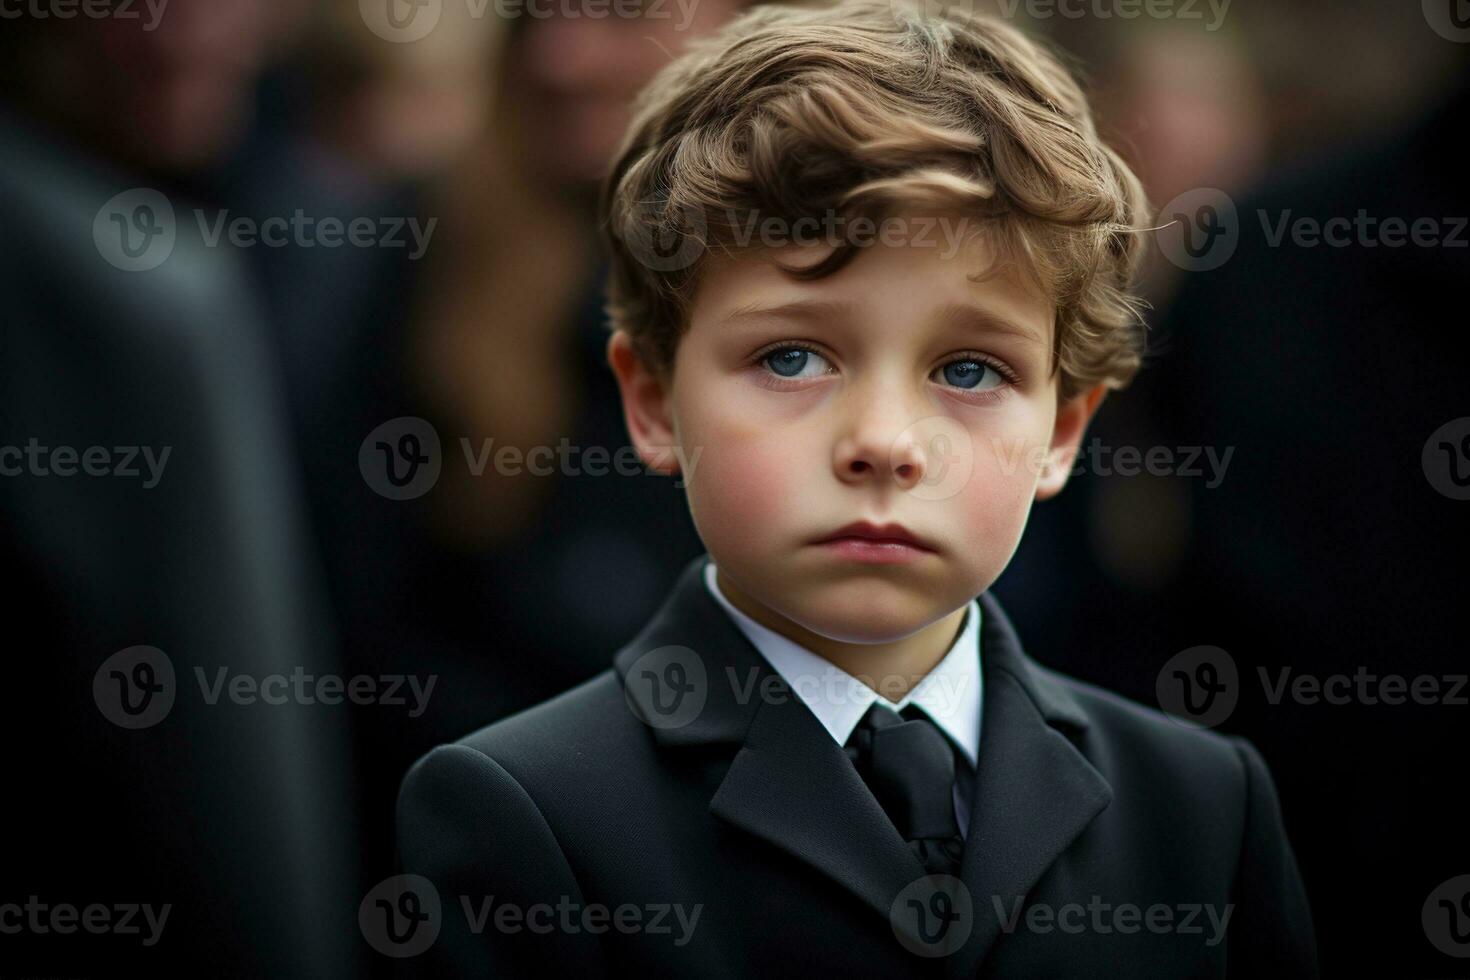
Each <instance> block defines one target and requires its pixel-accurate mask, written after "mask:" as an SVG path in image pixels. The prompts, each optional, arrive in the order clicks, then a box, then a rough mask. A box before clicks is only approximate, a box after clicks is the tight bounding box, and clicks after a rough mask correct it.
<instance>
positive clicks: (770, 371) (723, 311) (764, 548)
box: [609, 235, 1102, 643]
mask: <svg viewBox="0 0 1470 980" xmlns="http://www.w3.org/2000/svg"><path fill="white" fill-rule="evenodd" d="M927 237H928V238H932V237H933V236H927ZM829 250H830V247H829V246H827V245H825V244H811V245H789V246H784V247H781V248H778V249H769V250H766V251H764V252H759V253H756V252H747V253H743V254H740V255H737V256H734V257H725V256H710V257H708V258H707V259H706V260H705V265H704V267H703V268H702V270H701V279H700V285H699V289H698V292H697V294H696V297H695V300H694V303H693V306H692V309H691V314H690V326H689V329H688V331H687V333H686V334H685V335H684V337H683V338H682V339H681V340H680V342H679V347H678V352H677V354H676V357H675V363H674V369H673V374H672V379H671V381H670V382H669V384H668V385H667V386H665V385H661V384H659V382H658V381H657V380H655V378H654V376H653V375H652V374H650V373H649V372H647V371H646V370H645V369H644V367H643V366H642V365H641V364H640V363H639V362H638V359H637V358H636V356H634V355H633V354H632V351H631V347H630V346H629V344H628V339H627V337H626V335H623V334H616V335H614V337H613V339H612V341H611V342H610V344H609V359H610V361H611V363H612V365H613V368H614V370H615V372H616V373H617V374H618V377H619V381H620V384H621V386H622V390H623V398H624V408H625V415H626V416H627V420H628V426H629V431H630V433H631V434H632V436H633V440H634V444H635V445H637V446H638V448H639V450H640V452H641V453H642V455H643V458H644V459H645V460H646V461H648V462H649V463H650V465H654V466H657V467H660V468H663V469H664V470H665V471H667V472H673V471H674V468H673V465H671V463H670V462H669V460H670V458H671V454H670V453H669V452H668V450H669V448H670V447H678V452H677V455H676V456H675V457H674V458H675V459H677V460H685V461H688V464H689V465H688V471H687V472H685V473H684V474H683V478H684V481H685V484H686V492H687V494H688V500H689V507H690V511H691V513H692V514H693V517H694V522H695V526H696V527H697V529H698V531H699V534H700V537H701V539H702V540H703V542H704V544H705V547H706V548H708V550H709V552H710V555H711V556H712V557H713V559H714V561H715V563H716V564H717V565H718V566H719V568H720V570H721V573H722V575H723V576H724V577H727V578H728V579H729V580H730V581H731V582H732V583H733V584H735V585H736V586H737V587H738V589H739V590H740V591H741V592H743V593H745V594H746V595H747V596H749V597H751V598H754V599H755V600H756V601H758V602H759V603H761V604H762V605H763V606H765V607H766V608H767V609H769V610H771V611H773V612H775V613H777V614H779V615H780V616H782V617H785V618H786V619H788V620H790V621H791V622H793V623H795V624H797V625H798V626H800V627H802V628H804V629H806V630H810V631H812V632H814V633H817V634H819V635H821V636H824V637H827V638H829V639H832V640H838V641H842V642H848V643H886V642H893V641H895V640H898V639H901V638H903V637H906V636H908V635H910V634H912V633H915V632H917V631H918V630H920V629H922V628H924V627H925V626H928V625H930V624H931V623H934V622H935V621H937V620H939V619H941V618H943V617H944V616H946V615H948V614H950V613H952V612H954V611H955V610H956V609H958V608H959V607H960V606H962V605H964V604H965V603H967V602H968V601H969V600H970V599H971V598H972V597H973V596H975V595H977V594H979V593H980V592H983V591H985V590H986V589H987V588H989V586H990V585H991V583H992V582H994V581H995V579H996V578H997V577H998V576H999V575H1000V573H1001V571H1002V570H1003V569H1004V568H1005V566H1006V563H1007V562H1008V561H1009V560H1010V557H1011V555H1012V553H1013V552H1014V551H1015V548H1016V545H1017V543H1018V542H1019V540H1020V537H1021V532H1022V529H1023V528H1024V527H1025V524H1026V518H1027V515H1028V514H1029V512H1030V508H1031V502H1032V501H1033V500H1034V499H1038V498H1041V497H1045V496H1049V495H1051V494H1054V493H1056V492H1057V491H1058V490H1060V489H1061V486H1062V484H1063V483H1064V482H1065V479H1066V474H1067V470H1068V468H1069V467H1070V464H1071V456H1072V455H1073V454H1075V450H1076V447H1077V445H1078V443H1079V442H1080V440H1081V437H1082V433H1083V430H1084V429H1085V427H1086V423H1087V421H1088V419H1089V418H1090V417H1091V414H1092V412H1093V411H1094V410H1095V409H1096V407H1097V404H1098V403H1099V401H1100V400H1101V397H1102V389H1101V388H1098V389H1095V390H1094V391H1092V392H1089V393H1087V394H1085V395H1083V396H1081V397H1079V398H1077V399H1074V400H1073V401H1071V402H1068V403H1065V404H1062V405H1059V404H1058V401H1057V377H1056V376H1055V375H1054V374H1053V372H1052V370H1051V367H1052V357H1051V344H1052V329H1053V318H1054V312H1055V309H1054V306H1053V305H1052V303H1051V302H1050V301H1049V300H1048V299H1047V298H1046V297H1045V296H1044V295H1042V294H1041V293H1040V292H1038V291H1037V290H1036V289H1034V288H1033V287H1031V286H1030V285H1028V284H1026V283H1025V282H1023V281H1022V280H1021V279H1020V278H1018V277H1015V276H1012V275H1009V274H1007V275H995V276H988V277H985V278H981V279H979V280H978V281H971V280H970V279H968V278H967V276H969V275H970V274H972V273H974V272H976V271H980V270H986V269H989V268H991V265H990V263H991V252H990V251H989V249H988V247H987V245H986V244H985V241H984V236H983V235H981V236H976V237H975V238H974V240H973V241H972V242H971V244H969V245H967V246H966V247H965V248H963V249H962V250H960V251H959V252H958V253H957V254H954V253H953V250H952V249H949V248H945V247H930V246H928V245H926V244H920V243H918V242H915V243H912V244H907V243H906V244H882V243H877V244H873V245H871V246H869V247H866V248H863V249H860V250H859V252H858V254H857V256H856V258H854V259H853V261H852V262H850V263H849V264H848V265H847V266H846V267H844V268H843V269H842V270H840V271H839V272H837V273H835V274H833V275H830V276H827V277H825V278H822V279H817V280H813V281H809V282H800V281H798V280H796V279H794V278H792V277H791V276H790V275H788V274H787V273H786V272H784V271H783V269H782V266H785V267H799V266H804V265H807V264H809V263H811V262H813V261H816V260H819V259H820V258H822V257H823V256H825V255H826V254H827V253H828V251H829ZM862 521H866V522H869V523H871V524H873V525H894V524H896V525H901V526H902V528H904V529H906V530H907V532H908V533H909V535H911V536H912V537H913V538H915V539H917V541H918V542H919V543H920V546H919V547H904V546H901V545H893V544H882V543H875V542H867V543H863V542H861V541H853V540H851V539H848V540H846V541H843V540H839V541H837V542H835V543H834V542H832V541H830V540H828V539H830V538H831V537H832V536H833V535H834V534H836V533H838V532H839V531H841V530H842V529H843V528H844V527H845V526H847V525H850V524H853V523H854V522H862Z"/></svg>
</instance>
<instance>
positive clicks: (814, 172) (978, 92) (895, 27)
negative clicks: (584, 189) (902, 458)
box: [599, 0, 1148, 399]
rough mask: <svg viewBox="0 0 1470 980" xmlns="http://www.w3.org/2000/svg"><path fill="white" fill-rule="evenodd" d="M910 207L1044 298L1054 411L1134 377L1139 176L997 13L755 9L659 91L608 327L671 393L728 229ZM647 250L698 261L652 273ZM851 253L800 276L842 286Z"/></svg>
mask: <svg viewBox="0 0 1470 980" xmlns="http://www.w3.org/2000/svg"><path fill="white" fill-rule="evenodd" d="M900 208H924V209H930V208H933V209H941V210H945V211H951V210H952V211H957V212H959V213H960V214H962V215H966V216H972V217H974V218H975V219H976V220H977V223H978V224H979V226H980V227H983V228H984V229H985V230H986V231H987V232H988V233H989V234H990V235H992V236H993V241H994V243H995V245H996V247H997V252H998V254H999V255H1000V256H1001V257H1002V260H1003V261H1004V262H1005V263H1006V264H1008V265H1010V266H1012V267H1014V268H1016V269H1018V270H1019V271H1020V272H1021V273H1022V274H1023V275H1026V276H1028V277H1029V278H1030V280H1031V281H1032V282H1033V283H1035V284H1036V285H1037V286H1038V287H1039V288H1041V289H1042V290H1043V291H1044V292H1045V293H1046V295H1048V296H1049V297H1050V298H1051V299H1052V301H1053V302H1054V303H1055V305H1056V328H1055V330H1054V334H1053V336H1054V341H1053V343H1054V349H1053V369H1054V370H1056V371H1059V372H1060V379H1059V392H1060V396H1061V397H1062V398H1064V399H1065V398H1070V397H1072V396H1073V395H1075V394H1078V393H1080V392H1082V391H1085V390H1088V389H1090V388H1091V387H1093V386H1095V385H1097V384H1104V385H1106V386H1108V387H1111V388H1119V387H1122V386H1123V385H1125V384H1127V383H1128V381H1129V380H1131V378H1132V377H1133V375H1134V374H1135V373H1136V372H1137V370H1138V367H1139V364H1140V362H1141V358H1142V353H1143V347H1144V338H1143V323H1142V319H1141V316H1140V309H1141V307H1142V302H1141V301H1140V300H1139V299H1138V298H1137V297H1136V296H1135V295H1134V294H1133V292H1132V289H1133V283H1134V278H1135V275H1136V272H1137V269H1138V265H1139V262H1140V259H1141V257H1142V252H1143V248H1144V236H1143V235H1142V234H1140V231H1139V223H1140V222H1141V221H1142V220H1143V218H1144V216H1145V215H1146V214H1147V209H1148V205H1147V201H1146V200H1145V196H1144V192H1143V189H1142V187H1141V186H1140V184H1139V181H1138V179H1137V177H1135V176H1134V174H1133V173H1132V171H1131V170H1129V168H1128V166H1127V165H1126V164H1125V163H1124V162H1123V161H1122V159H1121V158H1120V157H1119V156H1118V155H1117V154H1116V153H1115V152H1114V151H1113V150H1112V149H1110V148H1109V147H1108V146H1106V145H1105V144H1104V143H1103V142H1102V140H1101V139H1100V138H1099V136H1098V133H1097V129H1096V126H1095V123H1094V121H1093V118H1092V115H1091V112H1090V111H1089V109H1088V105H1087V101H1086V98H1085V97H1084V95H1083V93H1082V90H1081V88H1080V87H1079V86H1078V84H1077V82H1076V81H1075V80H1074V79H1073V78H1072V76H1071V74H1070V73H1069V72H1068V70H1067V69H1066V67H1064V65H1063V64H1062V62H1061V61H1060V60H1059V58H1058V57H1057V56H1056V55H1054V54H1052V53H1051V52H1050V51H1048V50H1046V49H1045V48H1043V47H1041V46H1040V45H1039V44H1038V43H1036V42H1034V41H1032V40H1031V39H1029V38H1027V37H1026V36H1025V35H1023V34H1022V33H1021V32H1020V31H1018V30H1016V29H1014V28H1012V27H1011V26H1009V25H1008V24H1005V23H1003V22H1001V21H1000V20H998V19H996V18H994V17H991V16H987V15H984V14H980V13H974V12H968V11H964V10H960V9H955V8H951V9H948V10H942V11H938V12H932V13H931V12H926V11H925V10H924V9H923V8H922V7H921V6H920V5H917V4H915V5H910V4H909V3H907V2H905V0H841V2H839V3H835V4H832V5H829V6H820V7H813V6H810V5H807V6H800V7H778V6H762V7H757V8H754V9H753V10H751V11H750V12H748V13H747V14H745V15H744V16H742V17H740V18H738V19H736V20H735V21H732V22H731V23H730V24H729V25H727V26H726V27H725V28H724V29H723V30H722V31H719V32H717V33H715V34H713V35H710V36H709V37H706V38H704V39H701V40H700V41H696V42H694V43H693V44H692V45H691V46H690V48H689V49H688V50H687V51H686V52H685V53H684V54H683V55H682V56H681V57H679V58H678V59H676V60H675V61H674V62H672V63H671V64H669V65H668V66H667V67H665V68H664V69H663V71H661V72H660V73H659V75H658V76H656V77H655V78H654V80H653V81H652V82H651V83H650V84H649V86H648V87H647V88H646V89H645V90H644V91H643V93H642V95H641V96H640V97H639V100H638V103H637V105H636V106H635V114H634V120H633V123H632V125H631V127H630V130H629V133H628V135H627V137H626V139H625V141H624V143H623V146H622V149H621V150H620V152H619V154H618V157H617V160H616V162H615V164H614V166H613V169H612V171H611V172H610V174H609V176H608V178H607V180H606V182H605V184H604V186H603V192H602V199H601V205H600V214H599V217H600V219H601V222H600V223H601V229H602V233H603V236H604V242H605V244H606V246H607V247H608V249H609V251H610V254H611V268H610V272H609V276H608V284H607V294H608V302H607V311H608V314H609V317H610V321H611V324H610V325H611V327H612V328H613V329H623V330H626V331H627V332H628V333H629V335H630V336H631V338H632V340H633V343H634V346H635V348H636V349H637V350H638V352H639V355H640V357H642V358H643V360H644V362H645V364H647V365H648V366H649V367H650V369H651V370H653V371H655V372H656V373H657V374H659V375H660V376H662V377H667V375H668V374H669V372H671V370H672V366H673V358H674V352H675V350H676V348H677V345H678V341H679V338H680V337H681V336H682V333H683V331H684V329H685V328H686V327H687V314H688V308H689V304H690V302H691V301H692V298H693V294H694V290H695V289H696V288H697V286H698V279H699V269H700V265H701V261H700V259H701V258H702V257H703V256H704V255H705V254H706V253H707V251H708V250H711V249H728V248H730V247H731V246H733V245H735V244H737V243H738V241H739V239H738V237H737V231H738V229H737V228H736V227H734V225H739V224H740V223H741V221H740V220H739V219H736V220H735V221H734V222H733V225H732V220H731V219H734V218H735V216H736V215H741V216H749V215H752V214H759V215H761V216H762V217H763V218H764V217H765V216H772V215H774V216H779V217H781V218H783V219H785V220H787V221H788V222H791V223H794V222H796V221H797V220H799V219H802V218H818V219H819V220H820V218H821V216H822V215H832V214H834V213H835V214H837V215H841V216H843V217H844V218H847V219H851V218H854V217H857V216H867V217H870V218H875V219H876V218H881V217H882V216H883V215H886V214H889V213H892V212H894V211H896V210H898V209H900ZM654 241H657V242H660V243H661V244H663V245H665V246H666V247H665V249H664V250H663V252H662V253H661V254H665V255H667V254H669V253H670V252H673V251H677V250H679V249H680V248H681V247H685V246H690V245H692V246H693V247H694V248H696V249H697V250H698V251H696V252H695V253H694V254H695V255H696V258H695V259H694V260H693V261H690V262H688V263H687V264H684V265H683V267H681V268H661V266H667V265H671V263H664V262H658V261H653V262H650V261H648V255H647V250H646V246H647V243H650V242H654ZM671 242H672V243H673V244H672V245H670V244H669V243H671ZM855 247H858V246H854V245H853V244H852V243H851V242H844V243H842V244H841V245H840V246H839V247H838V248H837V249H836V251H834V252H833V254H832V255H831V256H830V257H829V258H827V259H826V260H825V261H823V262H821V263H819V264H818V265H816V266H815V267H812V268H810V269H807V270H805V271H803V272H801V273H799V274H798V275H799V276H800V277H801V278H817V277H820V276H824V275H827V274H830V273H831V272H835V271H836V270H837V269H839V268H841V267H842V266H843V265H845V264H846V263H847V262H849V261H851V259H852V258H853V257H854V255H855V254H856V253H855ZM672 264H677V263H672Z"/></svg>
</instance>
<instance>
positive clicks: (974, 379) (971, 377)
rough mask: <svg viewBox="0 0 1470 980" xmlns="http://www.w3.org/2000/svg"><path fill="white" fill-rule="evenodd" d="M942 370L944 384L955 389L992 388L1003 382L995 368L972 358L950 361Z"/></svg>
mask: <svg viewBox="0 0 1470 980" xmlns="http://www.w3.org/2000/svg"><path fill="white" fill-rule="evenodd" d="M942 370H943V372H944V380H945V382H946V383H947V384H951V385H954V386H955V387H956V388H969V389H975V388H982V387H983V388H994V387H997V386H998V385H999V384H1000V383H1001V382H1002V381H1004V380H1005V379H1004V378H1002V377H1001V376H1000V372H999V371H997V370H996V369H995V368H993V367H991V366H990V365H989V364H986V363H985V362H984V361H977V360H974V359H973V358H970V359H962V360H958V361H950V362H949V363H948V364H946V365H944V367H943V368H942ZM982 382H984V384H983V385H982Z"/></svg>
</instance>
